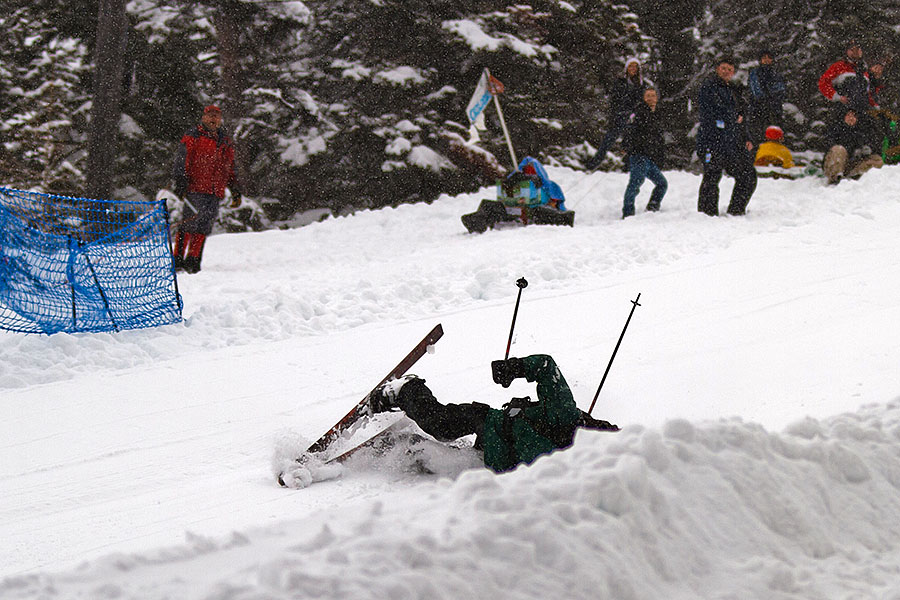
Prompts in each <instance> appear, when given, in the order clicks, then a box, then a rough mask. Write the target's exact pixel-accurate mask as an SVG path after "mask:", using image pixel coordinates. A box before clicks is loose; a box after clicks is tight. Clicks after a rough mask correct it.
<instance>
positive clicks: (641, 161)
mask: <svg viewBox="0 0 900 600" xmlns="http://www.w3.org/2000/svg"><path fill="white" fill-rule="evenodd" d="M658 101H659V95H658V94H657V93H656V90H655V89H654V88H647V89H646V90H644V99H643V102H642V103H641V105H640V106H638V107H637V108H636V109H635V111H634V113H633V114H632V115H631V117H630V122H629V124H628V129H627V130H626V133H625V149H626V151H627V152H628V165H629V172H630V173H631V176H630V178H629V180H628V187H627V188H625V202H624V204H623V205H622V218H623V219H624V218H626V217H631V216H633V215H634V201H635V198H637V195H638V192H639V191H640V189H641V185H642V184H643V183H644V179H649V180H650V181H652V182H653V184H654V187H653V193H652V194H651V195H650V202H648V203H647V210H649V211H651V212H656V211H658V210H659V206H660V203H661V202H662V199H663V196H665V195H666V190H667V189H668V187H669V182H668V181H666V178H665V176H664V175H663V174H662V171H661V170H660V169H662V166H663V160H664V159H665V152H666V148H665V145H666V143H665V139H664V138H663V130H662V120H661V119H660V116H659V111H658V110H657V103H658Z"/></svg>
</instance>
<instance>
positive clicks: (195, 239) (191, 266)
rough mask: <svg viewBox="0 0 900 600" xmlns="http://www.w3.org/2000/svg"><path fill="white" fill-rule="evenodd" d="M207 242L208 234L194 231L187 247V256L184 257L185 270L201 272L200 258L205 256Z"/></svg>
mask: <svg viewBox="0 0 900 600" xmlns="http://www.w3.org/2000/svg"><path fill="white" fill-rule="evenodd" d="M205 244H206V236H205V235H203V234H202V233H193V234H191V237H190V246H189V247H188V249H187V257H185V259H184V270H185V272H187V273H199V272H200V259H201V258H203V246H204V245H205Z"/></svg>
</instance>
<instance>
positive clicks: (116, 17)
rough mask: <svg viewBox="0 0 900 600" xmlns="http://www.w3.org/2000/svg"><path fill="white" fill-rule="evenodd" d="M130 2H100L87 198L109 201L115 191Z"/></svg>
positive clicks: (95, 53) (105, 0)
mask: <svg viewBox="0 0 900 600" xmlns="http://www.w3.org/2000/svg"><path fill="white" fill-rule="evenodd" d="M125 3H126V0H100V8H99V11H98V14H97V47H96V48H95V50H94V96H93V101H92V103H91V125H90V130H89V132H88V161H87V182H86V184H87V185H86V187H87V190H86V192H87V194H86V195H87V196H88V197H90V198H109V197H111V195H112V191H113V175H114V174H115V164H116V141H117V139H118V137H119V119H120V118H121V116H122V112H121V111H122V108H121V103H122V75H123V72H124V68H125V45H126V42H127V41H128V16H127V14H126V13H125Z"/></svg>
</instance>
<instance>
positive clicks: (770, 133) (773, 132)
mask: <svg viewBox="0 0 900 600" xmlns="http://www.w3.org/2000/svg"><path fill="white" fill-rule="evenodd" d="M783 137H784V131H783V130H782V129H781V127H779V126H778V125H769V126H768V127H766V139H767V140H769V141H772V142H777V141H778V140H780V139H781V138H783Z"/></svg>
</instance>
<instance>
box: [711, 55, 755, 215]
mask: <svg viewBox="0 0 900 600" xmlns="http://www.w3.org/2000/svg"><path fill="white" fill-rule="evenodd" d="M732 77H734V61H733V60H731V59H729V58H723V59H721V60H719V63H718V64H717V66H716V72H715V73H714V74H712V75H710V76H709V77H707V78H706V80H704V81H703V83H702V84H701V86H700V93H699V94H698V99H697V109H698V112H699V115H700V129H699V131H698V133H697V156H698V157H699V158H700V160H701V162H702V163H703V181H702V182H701V183H700V194H699V199H698V202H697V210H699V211H700V212H702V213H706V214H707V215H710V216H717V215H718V214H719V181H720V180H721V179H722V172H723V171H725V172H726V173H728V174H729V175H731V176H732V177H734V180H735V184H734V190H733V191H732V193H731V202H730V203H729V204H728V214H730V215H743V214H744V213H745V212H746V210H747V204H748V203H749V202H750V197H751V196H752V195H753V192H754V191H755V190H756V169H755V168H754V167H753V154H752V153H751V151H752V150H753V144H752V143H751V142H750V140H749V139H748V136H747V130H746V127H745V124H744V115H743V102H742V100H741V98H740V93H739V91H738V90H737V89H736V88H735V87H734V86H733V85H732V84H731V83H730V82H731V79H732Z"/></svg>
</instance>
